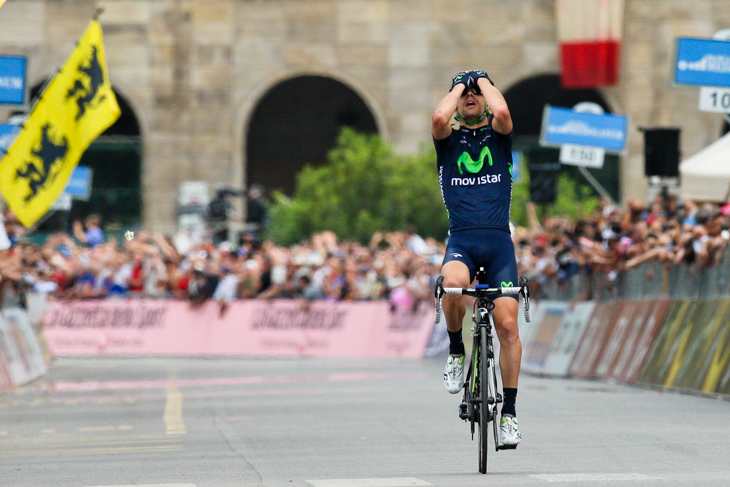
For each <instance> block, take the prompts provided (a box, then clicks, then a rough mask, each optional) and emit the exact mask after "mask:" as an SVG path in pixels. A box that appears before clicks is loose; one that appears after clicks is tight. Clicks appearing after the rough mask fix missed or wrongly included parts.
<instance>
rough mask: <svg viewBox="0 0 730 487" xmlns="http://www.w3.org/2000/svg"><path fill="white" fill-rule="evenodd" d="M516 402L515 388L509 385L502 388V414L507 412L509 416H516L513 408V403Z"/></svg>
mask: <svg viewBox="0 0 730 487" xmlns="http://www.w3.org/2000/svg"><path fill="white" fill-rule="evenodd" d="M516 402H517V389H516V388H515V389H512V388H509V387H505V388H504V404H503V405H502V416H504V415H505V414H509V415H510V416H515V417H516V416H517V411H516V410H515V403H516Z"/></svg>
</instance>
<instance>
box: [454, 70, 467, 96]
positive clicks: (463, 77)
mask: <svg viewBox="0 0 730 487" xmlns="http://www.w3.org/2000/svg"><path fill="white" fill-rule="evenodd" d="M468 80H469V74H468V73H467V72H466V71H462V72H460V73H456V75H454V78H453V79H452V80H451V88H449V92H451V90H453V89H454V86H456V85H464V87H466V83H467V81H468Z"/></svg>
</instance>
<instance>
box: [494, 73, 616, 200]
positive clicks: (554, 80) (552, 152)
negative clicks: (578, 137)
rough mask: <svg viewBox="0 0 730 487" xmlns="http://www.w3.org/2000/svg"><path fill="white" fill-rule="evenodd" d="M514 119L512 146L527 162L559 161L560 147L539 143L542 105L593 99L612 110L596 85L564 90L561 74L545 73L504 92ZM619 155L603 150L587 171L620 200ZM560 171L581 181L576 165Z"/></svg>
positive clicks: (564, 103)
mask: <svg viewBox="0 0 730 487" xmlns="http://www.w3.org/2000/svg"><path fill="white" fill-rule="evenodd" d="M504 98H505V100H506V101H507V105H508V106H509V109H510V113H511V114H512V120H513V121H514V133H515V141H514V146H515V150H519V151H521V152H523V153H524V154H525V156H526V157H527V159H528V161H530V162H536V163H541V162H558V160H559V158H560V150H559V149H555V148H549V147H541V146H540V144H539V138H540V128H541V126H542V115H543V109H544V107H545V105H552V106H556V107H565V108H572V107H574V106H575V105H577V104H578V103H580V102H593V103H596V104H598V105H600V106H601V107H602V108H603V109H604V111H605V112H606V113H612V112H613V110H612V109H611V107H610V106H609V104H608V103H607V102H606V100H605V98H604V97H603V95H602V94H601V93H600V92H599V91H598V90H595V89H578V90H566V89H565V88H563V87H562V86H561V84H560V75H558V74H544V75H538V76H534V77H531V78H526V79H524V80H522V81H519V82H518V83H516V84H514V85H512V86H511V87H509V89H507V90H506V91H505V92H504ZM619 163H620V161H619V156H617V155H612V154H606V158H605V161H604V164H603V168H601V169H589V172H590V173H591V174H592V175H593V177H595V178H596V180H597V181H598V182H599V183H600V184H601V186H603V188H604V189H605V190H606V191H607V192H608V193H609V194H610V195H611V197H612V198H613V199H614V200H617V201H618V200H620V168H619ZM561 171H564V172H567V173H569V174H571V175H572V176H574V177H575V179H576V180H579V181H584V180H585V179H584V178H583V176H582V175H580V173H579V172H578V168H576V167H574V166H567V165H564V166H562V168H561Z"/></svg>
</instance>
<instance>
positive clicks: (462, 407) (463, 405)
mask: <svg viewBox="0 0 730 487" xmlns="http://www.w3.org/2000/svg"><path fill="white" fill-rule="evenodd" d="M459 417H460V418H461V419H463V420H464V421H466V420H467V419H469V412H468V411H467V407H466V403H464V402H462V403H461V404H459Z"/></svg>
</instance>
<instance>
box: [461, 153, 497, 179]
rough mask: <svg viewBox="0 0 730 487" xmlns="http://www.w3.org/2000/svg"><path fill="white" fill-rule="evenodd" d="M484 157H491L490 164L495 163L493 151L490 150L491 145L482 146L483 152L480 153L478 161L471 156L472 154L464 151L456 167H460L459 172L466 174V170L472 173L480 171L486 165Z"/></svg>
mask: <svg viewBox="0 0 730 487" xmlns="http://www.w3.org/2000/svg"><path fill="white" fill-rule="evenodd" d="M484 158H489V165H490V166H491V165H493V162H492V152H491V151H490V150H489V147H483V148H482V152H481V153H479V159H478V160H476V161H475V160H474V159H472V158H471V154H469V153H468V152H466V151H464V152H463V153H462V154H461V155H460V156H459V159H458V160H457V161H456V167H458V168H459V174H464V170H466V172H469V173H471V174H476V173H478V172H479V171H481V170H482V168H483V167H484Z"/></svg>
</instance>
